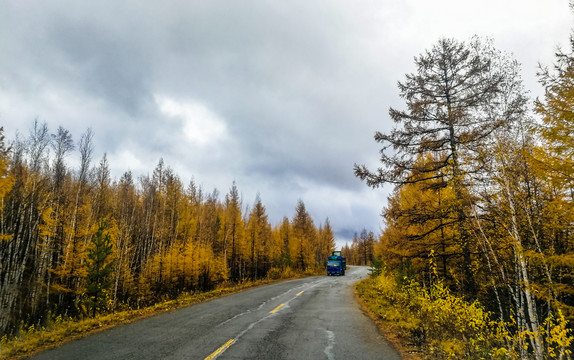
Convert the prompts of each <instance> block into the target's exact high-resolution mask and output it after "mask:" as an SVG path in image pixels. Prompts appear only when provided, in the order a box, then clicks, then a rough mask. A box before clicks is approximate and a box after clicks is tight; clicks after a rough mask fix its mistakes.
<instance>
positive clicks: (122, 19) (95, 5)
mask: <svg viewBox="0 0 574 360" xmlns="http://www.w3.org/2000/svg"><path fill="white" fill-rule="evenodd" d="M573 20H574V15H573V14H572V13H571V12H570V11H569V8H568V1H567V0H544V1H542V0H535V1H530V0H528V1H526V0H504V1H501V0H483V1H461V0H458V1H454V0H452V1H451V0H434V1H428V0H353V1H350V0H347V1H345V0H290V1H270V0H244V1H232V0H227V1H222V0H209V1H207V0H205V1H196V0H187V1H184V0H166V1H161V2H160V1H151V0H149V1H142V0H137V1H136V0H124V1H111V0H99V1H76V0H43V1H32V0H0V125H1V126H4V134H5V136H6V138H7V140H13V139H14V138H15V137H16V133H17V132H19V133H20V134H22V135H23V136H24V137H25V136H27V135H28V133H29V130H30V128H31V127H32V124H33V121H34V119H36V118H37V119H39V121H40V122H46V123H47V124H48V126H49V128H50V130H51V131H53V132H54V131H56V129H57V128H58V126H62V127H64V128H66V129H68V130H70V131H71V132H72V134H73V136H74V138H75V140H76V141H77V140H79V138H80V136H81V134H82V133H84V132H85V131H86V129H88V128H92V129H93V131H94V133H95V138H94V140H95V150H96V151H95V159H94V160H95V162H98V161H99V160H100V159H101V157H102V156H103V154H104V153H107V156H108V160H109V162H110V165H111V168H112V171H113V176H114V177H116V178H117V177H119V176H120V175H121V174H122V173H123V172H125V171H127V170H131V171H132V172H133V173H134V175H136V176H138V175H145V174H149V173H151V172H152V171H153V169H154V168H155V166H156V165H157V163H158V161H159V159H160V158H163V159H164V161H165V163H166V165H168V166H169V167H171V168H172V169H173V170H174V171H175V172H176V173H177V174H178V175H179V176H180V177H181V178H182V181H183V182H184V183H188V182H189V181H190V180H191V179H192V178H193V179H194V180H195V181H196V182H197V183H199V184H201V185H202V186H203V188H204V189H205V190H206V191H211V190H212V189H213V188H217V189H218V190H219V191H220V193H221V194H225V193H227V192H228V190H229V188H230V186H231V184H232V183H233V181H235V182H236V184H237V186H238V189H239V190H240V192H241V194H242V197H243V201H244V202H245V204H251V203H253V201H254V199H255V197H256V194H257V193H259V194H260V195H261V198H262V201H263V203H264V204H265V206H266V207H267V211H268V214H269V216H270V220H271V221H272V223H273V224H275V223H278V222H279V221H280V220H281V219H282V217H283V216H288V217H289V218H291V217H292V216H293V214H294V209H295V205H296V203H297V200H298V199H301V200H303V201H304V202H305V205H306V206H307V209H308V211H309V212H310V213H311V215H312V216H313V218H314V219H315V220H316V222H317V225H318V224H319V223H321V222H323V221H324V220H325V218H327V217H328V218H329V219H330V222H331V225H332V226H333V228H334V229H335V230H336V233H337V238H338V240H339V242H344V241H345V240H347V239H349V237H352V235H353V233H354V232H360V231H361V229H363V228H366V229H367V230H369V231H374V232H375V233H379V232H380V227H381V224H382V223H381V218H380V215H379V214H380V211H381V209H382V208H383V206H385V202H386V196H387V195H388V192H389V190H390V188H383V189H377V190H373V189H369V188H367V187H366V185H364V184H363V183H361V182H360V181H359V180H358V179H356V178H355V177H354V176H353V164H354V163H365V164H367V165H369V166H371V167H375V166H377V158H378V150H379V148H378V146H377V144H376V143H375V142H374V140H373V134H374V132H375V131H376V130H381V131H385V130H389V129H390V128H391V126H392V123H391V121H390V120H389V117H388V109H389V107H391V106H392V107H397V108H400V107H401V106H402V103H401V100H400V98H399V97H398V91H397V86H396V83H397V81H398V80H402V79H403V78H404V75H405V74H406V73H409V72H413V71H414V70H415V68H414V65H413V57H414V56H416V55H418V54H420V53H421V52H422V51H424V50H425V49H429V48H430V47H431V46H432V45H433V44H434V43H436V41H437V40H438V39H439V38H441V37H452V38H456V39H459V40H468V39H469V38H470V37H471V36H472V35H475V34H476V35H480V36H488V37H492V38H493V39H494V41H495V45H496V46H497V47H498V48H499V49H501V50H503V51H506V52H509V53H512V54H513V55H514V57H515V58H516V59H517V60H518V61H519V62H520V63H521V64H522V71H523V73H522V75H523V79H524V83H525V86H526V88H527V89H528V90H529V91H530V92H531V94H532V95H533V96H539V95H540V94H541V89H540V87H539V85H538V83H537V81H536V76H535V73H536V69H537V64H538V62H542V63H545V64H551V63H552V61H553V54H554V52H555V50H556V48H557V46H563V47H566V48H567V47H568V36H569V34H570V33H571V31H572V25H574V22H573ZM74 161H75V160H74V157H73V156H71V157H70V158H69V159H68V162H69V164H70V166H73V164H74Z"/></svg>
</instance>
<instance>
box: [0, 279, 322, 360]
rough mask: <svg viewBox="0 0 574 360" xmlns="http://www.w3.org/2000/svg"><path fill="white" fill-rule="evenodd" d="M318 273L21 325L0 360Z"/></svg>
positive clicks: (2, 342) (2, 346) (1, 344)
mask: <svg viewBox="0 0 574 360" xmlns="http://www.w3.org/2000/svg"><path fill="white" fill-rule="evenodd" d="M272 270H273V269H272ZM319 274H323V272H322V271H321V272H319V271H318V270H317V269H312V270H308V271H306V272H305V273H298V272H295V271H292V270H290V269H288V270H287V271H281V272H276V271H273V272H271V273H270V274H268V277H267V279H262V280H257V281H245V282H242V283H240V284H223V285H222V286H221V287H219V288H217V289H215V290H212V291H208V292H191V293H190V292H186V293H182V294H181V295H179V296H178V297H177V298H176V299H173V300H167V301H163V302H161V303H158V304H155V305H151V306H148V307H145V308H140V309H128V310H123V311H118V312H114V313H106V314H98V315H96V317H93V318H91V317H86V318H81V319H77V318H68V319H66V318H62V317H61V316H59V317H56V318H53V319H50V320H49V321H48V322H47V324H46V325H45V326H42V327H38V326H35V325H31V326H24V327H22V329H21V330H20V331H19V334H18V335H17V336H15V337H7V336H4V337H3V338H2V339H0V360H6V359H21V358H24V357H28V356H31V355H33V354H34V353H37V352H39V351H42V350H47V349H50V348H54V347H57V346H59V345H61V344H63V343H65V342H67V341H70V340H74V339H78V338H81V337H85V336H87V335H89V334H93V333H95V332H98V331H102V330H105V329H109V328H112V327H114V326H117V325H121V324H126V323H130V322H133V321H136V320H139V319H143V318H146V317H149V316H154V315H157V314H161V313H164V312H167V311H172V310H176V309H180V308H183V307H187V306H190V305H194V304H199V303H202V302H205V301H208V300H212V299H215V298H218V297H222V296H226V295H230V294H234V293H238V292H241V291H243V290H247V289H251V288H255V287H259V286H263V285H269V284H272V283H276V282H280V281H285V280H292V279H296V278H301V277H305V276H312V275H319Z"/></svg>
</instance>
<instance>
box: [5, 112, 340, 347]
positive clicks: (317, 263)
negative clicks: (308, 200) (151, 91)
mask: <svg viewBox="0 0 574 360" xmlns="http://www.w3.org/2000/svg"><path fill="white" fill-rule="evenodd" d="M73 151H78V152H79V155H80V162H79V168H77V169H71V168H69V167H68V166H67V165H66V162H65V159H66V157H67V156H68V155H69V154H70V153H71V152H73ZM92 155H93V133H92V131H91V130H88V131H86V132H85V133H84V134H83V135H82V137H81V138H80V140H79V141H78V142H77V143H75V142H74V141H73V139H72V136H71V134H70V132H69V131H67V130H66V129H63V128H62V127H60V128H58V129H57V131H56V132H55V133H53V134H50V131H49V129H48V127H47V125H46V124H40V123H38V122H37V121H36V122H34V124H33V126H32V129H31V130H30V133H29V136H28V138H26V139H21V138H18V139H16V140H15V141H13V142H11V143H10V145H9V146H8V144H6V142H5V140H4V136H3V130H1V128H0V200H1V203H0V204H1V208H0V210H1V212H0V336H1V335H2V334H13V333H14V332H15V331H17V330H18V328H20V327H22V326H24V325H32V324H36V325H41V324H42V323H43V322H44V321H46V320H47V319H48V318H49V317H56V316H58V315H62V316H67V317H77V316H92V315H95V314H96V313H97V312H101V311H112V310H114V309H118V308H127V307H132V308H134V307H138V306H145V305H149V304H151V303H154V302H157V301H160V300H163V299H166V298H170V297H175V296H177V295H178V294H180V293H181V292H183V291H205V290H209V289H213V288H215V287H217V286H219V285H221V284H224V283H226V282H241V281H245V280H256V279H262V278H266V277H268V278H280V277H281V276H292V275H293V274H294V272H305V271H315V270H316V269H317V268H318V267H322V266H323V264H324V262H325V261H326V258H327V256H328V255H329V254H330V253H331V251H333V250H334V247H335V239H334V235H333V231H332V229H331V226H330V224H329V220H328V219H327V220H325V222H324V223H323V224H322V225H320V226H319V227H317V226H316V225H315V223H314V221H313V219H312V218H311V216H310V215H309V213H308V212H307V211H306V208H305V205H304V203H303V202H302V201H301V200H299V202H298V203H297V205H296V208H295V214H294V216H293V218H292V219H291V220H289V219H288V218H287V217H285V218H284V219H283V221H282V222H281V223H280V224H277V225H271V224H270V223H269V221H268V215H267V213H266V209H265V206H264V205H263V203H262V201H261V199H260V197H259V196H257V197H256V199H255V201H254V204H253V205H252V206H250V207H249V209H246V208H247V207H246V206H244V204H243V203H242V199H241V198H240V196H239V192H238V189H237V187H236V185H235V183H233V184H232V185H231V187H230V189H229V191H228V193H227V194H225V196H224V197H223V200H221V199H220V196H219V194H218V192H217V190H214V191H213V192H211V193H206V192H204V191H203V190H202V188H201V187H199V186H198V185H197V184H196V183H195V182H194V181H191V182H190V183H189V184H187V185H185V184H184V183H182V181H181V179H180V178H179V177H178V176H177V175H176V174H175V173H174V172H173V171H172V170H171V169H170V168H169V167H167V166H166V165H165V164H164V162H163V160H160V161H159V163H158V165H157V167H156V168H155V169H154V170H153V173H152V175H151V176H149V175H148V176H140V177H138V178H134V176H133V175H132V173H131V172H129V171H127V172H125V173H124V174H123V175H122V176H121V177H120V178H119V179H112V178H111V175H110V168H109V163H108V160H107V157H106V156H105V155H104V156H103V158H102V159H101V160H100V161H99V163H98V164H95V166H94V164H92Z"/></svg>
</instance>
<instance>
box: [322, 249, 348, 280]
mask: <svg viewBox="0 0 574 360" xmlns="http://www.w3.org/2000/svg"><path fill="white" fill-rule="evenodd" d="M346 269H347V259H345V258H344V257H342V256H341V252H340V251H333V253H332V254H331V256H329V257H328V258H327V276H329V275H339V276H345V270H346Z"/></svg>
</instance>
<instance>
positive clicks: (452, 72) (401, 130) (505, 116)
mask: <svg viewBox="0 0 574 360" xmlns="http://www.w3.org/2000/svg"><path fill="white" fill-rule="evenodd" d="M415 65H416V67H417V71H416V72H415V73H411V74H407V75H406V79H405V81H403V82H399V83H398V87H399V91H400V96H401V97H402V98H403V99H404V100H405V102H406V110H397V109H393V108H391V109H390V111H389V115H390V117H391V119H393V121H394V122H395V123H396V124H397V126H396V127H395V128H393V129H392V130H391V131H390V132H389V133H387V134H383V133H381V132H377V133H376V134H375V140H376V141H377V142H379V143H381V144H383V148H382V150H381V159H380V161H381V163H382V167H380V168H378V169H377V170H376V171H370V170H369V169H367V167H366V166H364V165H355V175H356V176H357V177H359V178H361V179H362V180H364V181H366V183H367V184H368V185H369V186H371V187H378V186H380V185H382V184H384V183H391V184H395V185H398V186H402V185H405V184H408V183H413V182H428V181H432V180H436V179H441V180H442V181H443V182H444V186H446V185H449V186H452V188H453V189H454V192H455V195H456V199H457V203H456V204H455V211H456V214H457V224H458V225H457V231H458V235H457V237H458V239H459V247H460V253H461V256H462V258H463V262H462V269H461V271H462V273H463V274H464V277H463V279H464V281H463V291H464V293H465V294H466V296H468V297H469V298H475V297H476V283H475V279H474V276H473V265H472V251H473V244H472V243H471V238H470V234H469V230H468V221H467V220H468V214H469V211H468V209H469V203H470V202H471V198H470V194H471V192H469V190H468V188H469V186H470V185H471V183H470V182H471V179H472V178H471V175H474V174H477V173H479V172H480V168H478V167H477V165H478V162H477V161H476V160H477V158H478V157H479V156H480V149H481V148H482V147H484V146H488V143H489V141H491V134H493V132H495V131H496V130H497V129H499V128H501V127H503V126H509V124H510V123H511V122H515V121H517V119H518V118H520V116H522V115H523V114H524V111H525V110H526V109H525V104H526V98H525V97H524V95H523V94H522V92H521V86H520V78H519V77H518V75H517V73H518V72H517V71H515V69H516V68H517V64H516V63H515V62H512V61H509V60H508V59H507V58H506V57H505V56H504V55H503V54H501V53H500V52H499V51H497V50H495V49H494V48H493V47H492V46H491V45H490V44H489V43H488V42H483V41H480V40H479V39H477V38H474V39H473V40H472V41H471V42H469V43H466V42H460V41H457V40H453V39H441V40H439V42H438V43H437V44H436V45H434V46H433V47H432V49H431V50H429V51H426V52H425V53H423V54H421V55H420V56H418V57H416V58H415ZM501 99H502V100H503V101H504V102H503V103H502V102H501ZM428 153H430V154H433V155H434V156H433V157H432V159H433V161H432V162H431V163H425V164H424V166H423V167H421V166H420V165H419V163H417V158H418V156H420V155H424V154H428Z"/></svg>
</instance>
